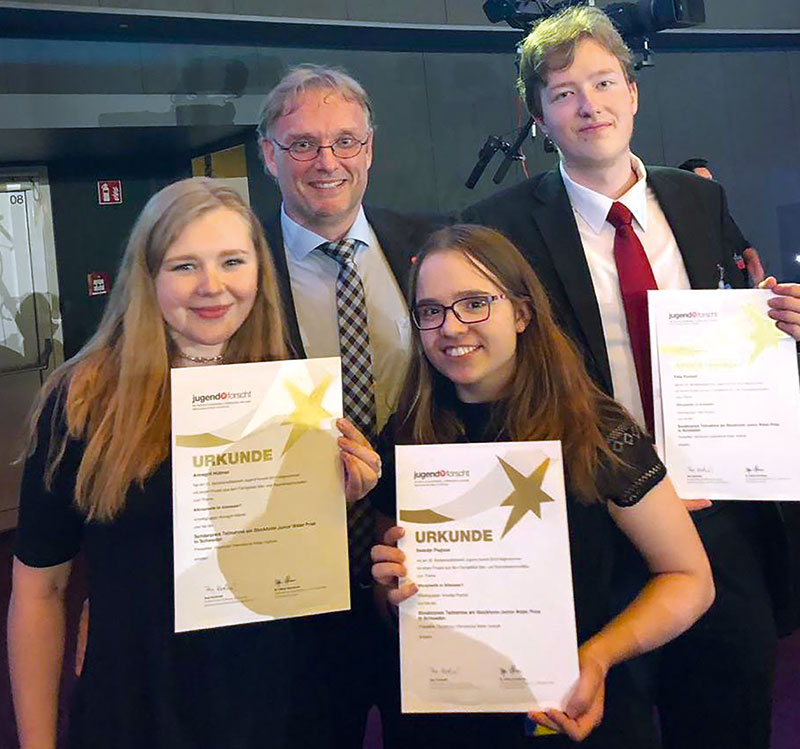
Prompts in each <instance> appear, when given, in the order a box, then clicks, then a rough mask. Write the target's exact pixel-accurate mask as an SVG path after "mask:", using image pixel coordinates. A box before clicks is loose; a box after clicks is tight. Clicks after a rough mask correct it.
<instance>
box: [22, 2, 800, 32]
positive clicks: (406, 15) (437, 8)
mask: <svg viewBox="0 0 800 749" xmlns="http://www.w3.org/2000/svg"><path fill="white" fill-rule="evenodd" d="M612 1H613V0H600V2H598V5H601V6H602V5H607V4H608V2H612ZM23 2H25V4H29V5H33V6H36V5H44V4H48V5H49V4H50V2H49V0H23ZM60 4H61V5H76V6H85V7H94V8H97V7H101V8H136V9H154V10H163V11H170V10H173V11H195V12H200V13H222V14H246V15H257V16H258V15H260V16H277V17H289V18H319V19H330V20H349V21H379V22H386V23H427V24H459V25H460V24H481V25H484V24H488V21H487V20H486V16H485V15H484V13H483V11H482V9H481V6H482V5H483V0H269V2H266V3H265V2H263V0H61V2H60ZM705 6H706V19H707V24H708V26H709V27H710V28H753V29H758V28H783V29H787V28H798V27H800V4H798V3H796V2H794V0H705Z"/></svg>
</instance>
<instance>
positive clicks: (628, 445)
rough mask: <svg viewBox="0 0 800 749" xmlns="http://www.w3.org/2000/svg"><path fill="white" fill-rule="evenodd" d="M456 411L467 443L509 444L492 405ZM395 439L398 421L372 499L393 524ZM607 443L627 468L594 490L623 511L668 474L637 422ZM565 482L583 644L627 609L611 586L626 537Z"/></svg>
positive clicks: (615, 470)
mask: <svg viewBox="0 0 800 749" xmlns="http://www.w3.org/2000/svg"><path fill="white" fill-rule="evenodd" d="M453 405H454V408H455V412H456V415H457V416H458V417H459V419H460V420H461V422H462V423H463V424H464V428H465V431H466V438H465V440H464V441H465V442H493V441H500V440H505V439H507V437H505V436H504V434H503V431H502V427H501V426H499V425H498V419H497V417H496V409H493V408H492V405H491V404H486V403H461V402H460V401H455V402H454V404H453ZM395 434H396V421H395V420H394V419H392V420H390V421H389V423H388V424H387V426H386V428H385V429H384V431H383V434H382V435H381V438H380V440H379V446H378V448H379V452H380V453H381V459H382V461H383V477H382V479H381V481H380V482H379V484H378V486H377V487H376V488H375V489H374V490H373V492H372V493H371V494H370V498H371V500H372V503H373V505H374V506H375V507H376V508H377V509H378V510H379V511H380V512H382V513H383V514H384V515H387V516H388V517H391V518H394V517H395V516H396V496H395V486H396V483H395V464H394V445H395V444H396V437H395ZM607 440H608V443H609V445H611V448H612V449H613V450H614V452H616V453H617V454H619V456H620V457H621V458H622V460H623V461H624V465H621V466H613V467H608V466H605V467H601V468H600V469H599V470H598V473H597V477H596V479H597V480H596V485H597V487H598V489H599V492H600V495H601V496H602V497H603V498H604V500H605V501H609V502H613V503H614V504H616V505H619V506H621V507H627V506H631V505H634V504H636V503H637V502H638V501H639V500H640V499H641V498H642V497H643V496H644V495H645V494H647V492H649V491H650V489H652V488H653V487H654V486H655V485H656V484H658V483H659V481H661V480H662V479H663V478H664V477H665V476H666V469H665V468H664V465H663V464H662V463H661V461H660V460H659V459H658V456H657V455H656V454H655V451H654V450H653V446H652V444H651V443H650V440H649V438H648V437H647V436H646V435H645V434H643V432H642V431H641V430H640V429H639V428H638V427H637V426H636V425H635V424H634V423H633V422H630V421H629V422H625V423H623V424H621V425H620V426H618V427H616V428H615V429H613V430H612V432H611V433H610V434H609V435H608V436H607ZM565 481H566V485H567V519H568V524H569V539H570V555H571V561H572V583H573V590H574V595H575V614H576V619H577V629H578V640H579V642H583V641H584V640H586V639H588V638H589V637H591V636H592V635H593V634H594V633H595V632H597V631H598V630H600V629H601V628H602V627H603V626H604V625H605V624H607V623H608V621H609V620H610V619H611V618H612V617H613V616H614V615H616V614H617V613H618V610H619V608H620V607H621V605H623V604H622V603H620V605H616V604H615V603H614V600H615V596H614V595H613V591H612V586H611V580H612V574H613V572H614V558H615V547H616V546H617V542H618V541H619V540H621V535H622V534H621V532H620V531H619V530H618V529H617V527H616V525H615V524H614V523H613V521H612V520H611V518H610V517H609V514H608V512H607V511H606V509H605V506H604V504H603V503H602V502H593V503H588V504H587V503H585V502H581V501H579V499H578V498H577V497H576V496H575V494H574V492H573V491H572V490H571V489H570V482H569V475H568V474H567V475H566V476H565Z"/></svg>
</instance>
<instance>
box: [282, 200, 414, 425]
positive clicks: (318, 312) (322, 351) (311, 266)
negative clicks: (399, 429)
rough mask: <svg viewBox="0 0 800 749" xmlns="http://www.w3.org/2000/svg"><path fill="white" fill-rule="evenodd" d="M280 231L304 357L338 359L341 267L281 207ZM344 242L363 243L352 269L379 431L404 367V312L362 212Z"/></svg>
mask: <svg viewBox="0 0 800 749" xmlns="http://www.w3.org/2000/svg"><path fill="white" fill-rule="evenodd" d="M281 230H282V232H283V243H284V250H285V252H286V264H287V267H288V269H289V280H290V282H291V287H292V294H293V296H294V307H295V312H296V314H297V324H298V326H299V328H300V336H301V338H302V341H303V348H304V349H305V352H306V355H307V356H309V357H318V356H339V354H340V352H339V319H338V315H337V311H336V278H337V276H338V275H339V267H340V266H339V263H337V262H336V260H334V259H333V258H331V257H328V256H327V255H326V254H325V253H323V252H322V251H321V250H317V249H316V248H317V247H319V245H321V244H322V243H323V242H327V241H329V240H327V239H325V237H321V236H320V235H319V234H315V233H314V232H313V231H310V230H309V229H306V228H305V227H304V226H301V225H300V224H298V223H297V222H296V221H293V220H292V219H291V218H289V216H287V215H286V211H285V210H284V209H283V207H281ZM345 237H346V238H349V239H358V240H360V241H361V242H363V243H364V244H362V245H360V246H359V248H358V249H357V250H356V266H357V267H358V272H359V274H360V276H361V281H362V283H363V284H364V295H365V297H366V302H367V317H368V327H369V347H370V354H371V356H372V377H373V380H374V383H375V415H376V419H377V426H378V429H379V430H380V429H381V428H382V427H383V425H384V424H385V423H386V420H387V419H388V418H389V416H390V415H391V414H392V412H393V411H394V408H395V406H396V405H397V397H398V395H399V394H400V387H401V386H402V384H403V377H404V375H405V370H406V365H407V363H408V356H409V351H410V349H411V330H410V322H409V317H408V309H407V307H406V303H405V300H404V299H403V295H402V294H401V292H400V287H399V286H398V285H397V281H396V279H395V277H394V273H393V272H392V269H391V267H390V266H389V263H388V262H387V260H386V257H385V256H384V254H383V250H382V249H381V247H380V244H379V243H378V238H377V237H376V236H375V232H374V231H373V230H372V227H371V226H370V225H369V222H368V221H367V217H366V215H365V214H364V209H363V207H362V208H361V210H360V211H359V213H358V217H357V218H356V220H355V222H354V223H353V225H352V226H351V227H350V230H349V231H348V232H347V234H346V235H345Z"/></svg>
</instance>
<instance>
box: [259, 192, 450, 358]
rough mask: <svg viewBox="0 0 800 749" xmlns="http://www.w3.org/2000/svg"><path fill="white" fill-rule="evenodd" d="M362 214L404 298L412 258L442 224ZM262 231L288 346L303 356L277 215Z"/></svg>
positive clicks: (383, 212) (385, 213)
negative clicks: (270, 259)
mask: <svg viewBox="0 0 800 749" xmlns="http://www.w3.org/2000/svg"><path fill="white" fill-rule="evenodd" d="M364 213H365V214H366V216H367V221H369V224H370V226H371V227H372V229H373V231H374V232H375V235H376V236H377V237H378V242H380V245H381V249H382V250H383V254H384V255H385V256H386V260H387V261H388V263H389V266H390V267H391V269H392V271H393V273H394V276H395V278H396V279H397V283H398V285H399V286H400V291H401V292H402V293H403V295H405V293H406V291H407V288H408V277H409V273H410V270H411V259H412V258H413V257H414V255H416V254H417V252H418V251H419V249H420V247H422V244H423V243H424V242H425V239H427V237H428V235H429V234H430V233H431V232H432V231H433V230H434V229H436V228H437V227H438V226H440V225H441V224H442V221H440V220H437V219H435V218H433V217H426V216H415V215H412V214H400V213H395V212H394V211H390V210H387V209H385V208H370V207H367V206H364ZM264 230H265V233H266V235H267V241H268V242H269V246H270V250H271V252H272V261H273V263H274V265H275V272H276V275H277V278H278V286H279V288H280V292H281V301H282V302H283V311H284V314H285V319H286V327H287V333H288V336H289V343H290V345H291V347H292V349H293V350H294V352H295V354H296V355H298V356H305V352H304V350H303V342H302V339H301V336H300V328H299V326H298V324H297V313H296V311H295V305H294V296H293V295H292V285H291V282H290V279H289V269H288V267H287V264H286V252H285V250H284V247H283V232H282V231H281V217H280V213H278V214H276V215H275V216H273V217H272V220H270V221H269V222H268V223H267V224H266V225H265V227H264Z"/></svg>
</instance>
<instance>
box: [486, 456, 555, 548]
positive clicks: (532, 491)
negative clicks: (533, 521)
mask: <svg viewBox="0 0 800 749" xmlns="http://www.w3.org/2000/svg"><path fill="white" fill-rule="evenodd" d="M497 459H498V460H499V461H500V465H501V466H503V470H504V471H505V472H506V476H508V478H509V480H510V481H511V483H512V484H513V485H514V491H513V492H511V494H510V495H509V496H508V498H507V499H506V500H505V501H504V502H503V503H502V504H501V505H500V506H501V507H511V508H512V510H511V514H510V515H509V516H508V522H507V523H506V527H505V529H504V530H503V535H502V536H500V538H503V537H505V535H506V533H508V532H509V531H510V530H511V529H512V528H513V527H514V526H515V525H516V524H517V523H518V522H519V521H520V520H522V518H523V517H524V515H525V513H526V512H528V511H530V512H532V513H533V514H534V515H536V517H537V518H541V517H542V505H543V504H544V503H545V502H555V500H554V499H553V498H552V497H551V496H550V495H549V494H547V492H544V491H542V481H543V480H544V475H545V474H546V473H547V468H548V467H549V465H550V458H545V459H544V460H543V461H542V462H541V463H540V464H539V466H538V467H537V468H536V469H535V470H534V471H533V473H532V474H531V475H530V476H525V475H524V474H522V473H520V472H519V471H518V470H517V469H516V468H512V467H511V466H510V465H509V464H508V463H506V462H505V461H504V460H503V459H502V458H500V457H498V458H497Z"/></svg>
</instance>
